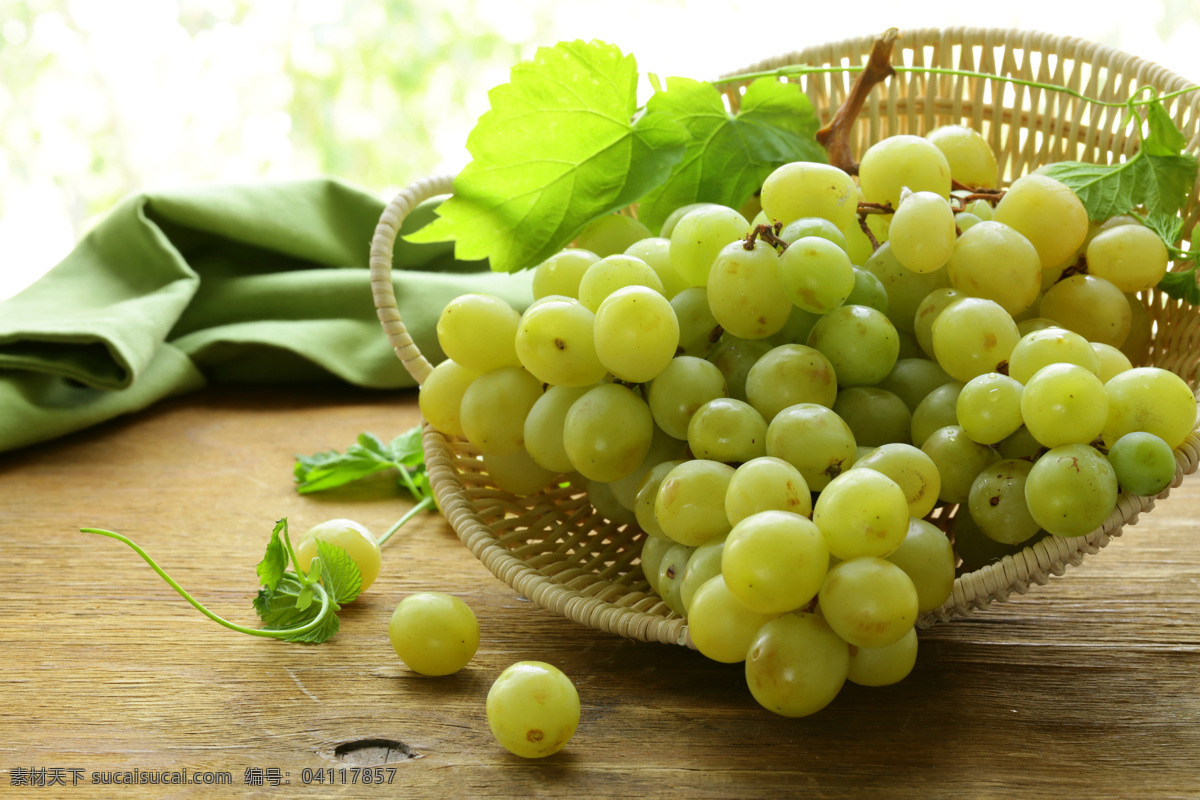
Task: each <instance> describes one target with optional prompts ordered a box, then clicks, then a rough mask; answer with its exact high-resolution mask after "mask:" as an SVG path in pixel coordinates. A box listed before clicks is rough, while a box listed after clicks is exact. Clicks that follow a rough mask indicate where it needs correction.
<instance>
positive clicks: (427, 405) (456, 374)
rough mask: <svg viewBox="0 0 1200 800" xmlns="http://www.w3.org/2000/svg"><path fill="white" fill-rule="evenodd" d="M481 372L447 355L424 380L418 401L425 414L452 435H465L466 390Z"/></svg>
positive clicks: (433, 423) (436, 425)
mask: <svg viewBox="0 0 1200 800" xmlns="http://www.w3.org/2000/svg"><path fill="white" fill-rule="evenodd" d="M478 377H479V373H478V372H475V371H474V370H469V369H467V368H466V367H464V366H462V365H461V364H458V363H456V362H454V361H453V360H451V359H446V360H445V361H443V362H442V363H440V364H438V365H437V366H436V367H434V368H433V369H432V370H431V371H430V373H429V374H428V375H427V376H426V377H425V381H424V382H423V383H422V384H421V391H420V393H419V394H418V395H417V405H418V406H419V407H420V409H421V416H423V417H424V418H425V421H426V422H428V423H429V424H430V425H432V426H433V427H434V428H436V429H437V430H439V431H441V432H442V433H444V434H446V435H448V436H462V435H463V429H462V417H461V416H460V409H461V407H462V397H463V393H464V392H466V391H467V387H468V386H470V385H471V382H472V381H474V380H475V379H476V378H478Z"/></svg>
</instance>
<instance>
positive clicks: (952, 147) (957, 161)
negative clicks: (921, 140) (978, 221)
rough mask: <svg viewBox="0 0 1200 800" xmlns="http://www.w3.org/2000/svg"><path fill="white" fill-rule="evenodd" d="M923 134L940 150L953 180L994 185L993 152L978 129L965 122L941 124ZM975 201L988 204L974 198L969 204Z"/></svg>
mask: <svg viewBox="0 0 1200 800" xmlns="http://www.w3.org/2000/svg"><path fill="white" fill-rule="evenodd" d="M925 138H926V139H928V140H929V141H931V142H933V144H934V146H936V147H937V149H938V150H941V151H942V155H944V156H945V157H946V162H947V163H948V164H949V165H950V175H951V177H952V178H954V180H956V181H958V182H959V183H961V184H963V185H964V186H970V187H972V188H975V189H995V188H996V184H997V176H998V174H999V170H998V168H997V166H996V154H995V152H993V150H992V147H991V145H989V144H988V141H987V139H985V138H983V135H982V134H980V133H979V132H978V131H976V130H975V129H973V128H968V127H967V126H966V125H942V126H941V127H938V128H934V129H933V130H931V131H930V132H929V133H927V134H925ZM978 204H983V205H985V206H987V201H986V200H977V201H975V203H973V204H971V205H973V206H974V205H978ZM987 207H988V209H989V210H990V209H991V206H987Z"/></svg>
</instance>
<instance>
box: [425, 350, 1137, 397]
mask: <svg viewBox="0 0 1200 800" xmlns="http://www.w3.org/2000/svg"><path fill="white" fill-rule="evenodd" d="M1092 350H1093V351H1095V353H1096V358H1097V359H1099V362H1100V371H1099V372H1097V373H1096V374H1097V375H1099V376H1100V382H1101V383H1108V381H1109V379H1111V378H1113V377H1114V376H1116V375H1119V374H1121V373H1122V372H1124V371H1125V370H1127V369H1133V364H1132V363H1130V361H1129V356H1127V355H1125V354H1124V353H1122V352H1121V351H1120V350H1118V349H1117V348H1115V347H1113V346H1112V345H1111V344H1101V343H1100V342H1094V343H1093V344H1092ZM422 388H424V387H422Z"/></svg>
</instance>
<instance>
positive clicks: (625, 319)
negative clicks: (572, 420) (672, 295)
mask: <svg viewBox="0 0 1200 800" xmlns="http://www.w3.org/2000/svg"><path fill="white" fill-rule="evenodd" d="M594 330H595V350H596V357H597V358H598V359H599V363H600V364H602V365H603V366H604V368H605V369H607V370H608V371H609V372H611V373H612V374H613V375H614V376H615V377H616V378H618V379H619V380H623V381H628V382H630V383H644V382H646V381H649V380H653V379H654V378H655V377H656V376H657V375H658V373H660V372H662V371H663V368H664V367H666V366H667V364H669V363H671V359H672V358H674V357H675V351H676V349H677V348H678V347H679V320H678V319H676V317H675V309H673V308H672V307H671V303H670V301H668V300H667V298H665V297H663V296H662V294H660V293H659V292H657V291H655V290H653V289H650V288H648V287H646V286H624V287H622V288H620V289H617V290H616V291H614V292H613V293H612V294H610V295H609V296H608V297H606V298H604V300H603V301H602V302H601V303H600V307H599V309H597V311H596V317H595V325H594ZM556 341H557V340H556ZM590 374H591V373H590V372H589V373H588V375H590ZM580 377H581V378H582V377H583V376H580ZM596 380H598V379H596ZM552 382H553V381H552ZM591 382H595V380H593V381H591ZM575 385H581V384H575Z"/></svg>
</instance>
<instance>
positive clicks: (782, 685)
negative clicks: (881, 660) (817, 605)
mask: <svg viewBox="0 0 1200 800" xmlns="http://www.w3.org/2000/svg"><path fill="white" fill-rule="evenodd" d="M745 659H746V685H747V686H748V687H749V688H750V693H751V694H752V695H754V699H755V700H757V701H758V703H759V705H761V706H762V707H763V708H766V709H768V710H770V711H773V712H775V713H776V714H779V715H781V716H784V717H806V716H808V715H810V714H814V713H816V712H817V711H820V710H821V709H822V708H825V707H826V706H827V705H829V704H830V703H831V702H833V699H834V698H835V697H837V695H838V692H840V691H841V690H842V686H843V685H844V684H845V682H846V676H847V675H848V674H849V672H850V648H849V647H848V646H847V645H846V642H845V641H843V640H842V639H841V638H840V637H839V636H838V635H837V634H836V633H834V632H833V630H832V629H831V628H830V626H829V625H828V624H827V623H826V622H825V620H823V619H821V617H820V616H818V615H816V614H811V613H801V614H785V615H784V616H781V617H778V618H776V619H773V620H771V621H770V622H768V623H766V624H764V625H763V626H762V627H761V628H760V629H759V630H758V631H756V633H755V635H754V637H753V638H752V639H751V641H750V644H749V647H748V648H747V653H746V655H745Z"/></svg>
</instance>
